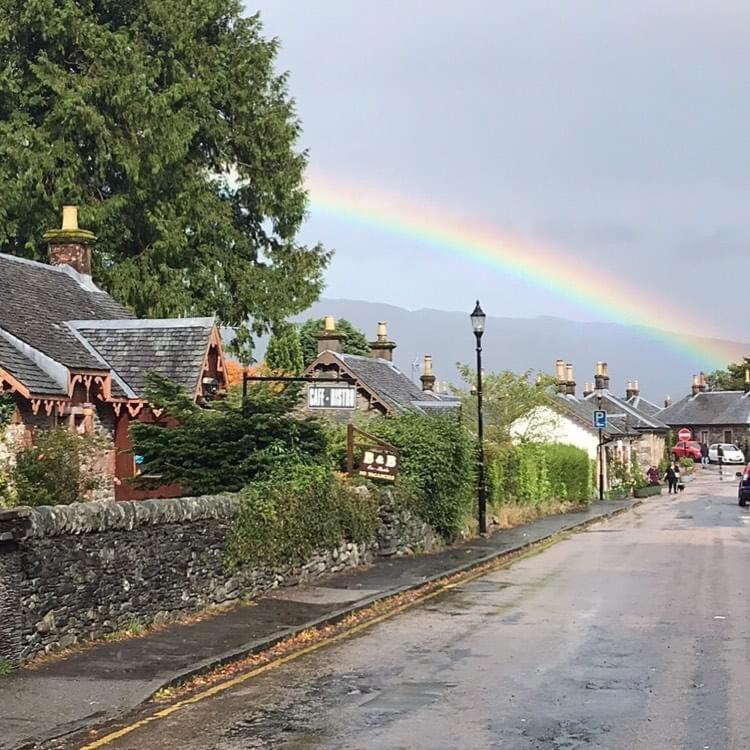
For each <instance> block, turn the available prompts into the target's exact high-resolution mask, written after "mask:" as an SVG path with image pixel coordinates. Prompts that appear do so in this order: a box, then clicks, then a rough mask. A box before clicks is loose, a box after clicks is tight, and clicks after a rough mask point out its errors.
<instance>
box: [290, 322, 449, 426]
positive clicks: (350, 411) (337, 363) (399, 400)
mask: <svg viewBox="0 0 750 750" xmlns="http://www.w3.org/2000/svg"><path fill="white" fill-rule="evenodd" d="M342 341H343V335H341V334H340V333H339V332H338V331H337V329H336V321H335V319H334V318H333V317H332V316H330V315H329V316H327V317H326V318H325V326H324V329H323V330H322V331H321V332H320V334H318V356H317V357H316V358H315V359H314V360H313V361H312V362H311V363H310V365H308V367H307V368H306V369H305V372H304V375H305V376H307V377H314V378H316V379H318V380H320V384H318V383H309V384H308V385H307V399H306V405H305V407H304V410H305V411H306V412H307V413H311V414H316V415H318V416H322V417H324V418H326V419H329V420H331V421H334V422H338V423H341V424H345V423H348V422H350V421H352V419H353V418H354V416H355V415H356V414H364V415H366V416H377V415H386V414H403V413H405V412H417V413H421V414H433V413H445V412H446V411H457V410H458V409H459V405H460V402H459V400H458V399H457V398H455V397H453V396H450V395H448V394H446V393H437V392H436V390H435V383H436V377H435V375H434V374H433V372H432V357H431V356H430V355H425V359H424V367H423V373H422V376H421V378H420V380H421V383H422V386H421V388H420V387H419V386H417V385H416V384H415V383H414V382H412V380H411V379H410V378H408V377H407V376H406V375H405V374H404V373H403V372H401V370H399V369H398V368H397V367H396V366H395V365H394V364H393V350H394V349H395V348H396V344H395V342H393V341H390V340H389V339H388V331H387V327H386V324H385V323H384V322H380V323H378V334H377V337H376V339H375V341H372V342H370V355H369V356H361V355H355V354H345V353H343V351H342ZM326 380H329V381H330V382H328V383H326Z"/></svg>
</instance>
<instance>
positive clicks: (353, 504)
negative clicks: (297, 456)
mask: <svg viewBox="0 0 750 750" xmlns="http://www.w3.org/2000/svg"><path fill="white" fill-rule="evenodd" d="M377 522H378V506H377V499H376V498H375V497H374V493H372V492H367V491H361V490H357V489H355V488H354V487H352V486H350V485H348V484H346V483H344V482H343V481H341V480H339V479H338V478H337V477H336V476H335V475H334V474H333V473H332V472H331V471H330V470H329V469H328V468H326V467H324V466H311V465H308V464H304V465H295V464H292V465H290V466H286V467H284V468H283V469H279V470H277V471H276V472H275V473H274V474H273V475H272V476H271V477H270V478H269V479H266V480H264V481H258V482H251V483H249V484H248V485H247V486H246V487H245V489H244V490H243V491H242V493H241V496H240V511H239V514H238V517H237V521H236V523H235V527H234V529H233V533H232V536H231V538H230V541H229V548H228V555H229V562H230V563H231V564H233V565H237V564H240V563H248V564H251V565H259V566H270V567H276V566H281V565H297V564H299V563H302V562H304V561H305V560H306V559H307V558H308V557H309V556H310V555H311V553H312V552H313V551H314V550H315V549H317V548H321V549H329V548H331V547H336V546H337V545H338V544H340V543H341V542H343V541H345V540H346V541H352V542H357V543H361V542H367V541H370V540H371V539H373V538H374V536H375V530H376V527H377Z"/></svg>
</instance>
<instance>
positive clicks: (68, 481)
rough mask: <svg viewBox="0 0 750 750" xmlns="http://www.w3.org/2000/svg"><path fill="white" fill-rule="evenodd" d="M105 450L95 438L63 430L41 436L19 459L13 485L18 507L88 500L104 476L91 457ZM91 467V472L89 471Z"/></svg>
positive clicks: (41, 433)
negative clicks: (92, 463)
mask: <svg viewBox="0 0 750 750" xmlns="http://www.w3.org/2000/svg"><path fill="white" fill-rule="evenodd" d="M101 448H102V446H101V440H100V438H98V437H95V436H86V437H81V436H80V435H78V434H76V433H75V432H72V431H71V430H66V429H63V428H59V429H54V430H49V431H47V432H39V433H38V434H37V436H36V440H35V444H34V445H33V446H31V447H30V448H24V449H22V450H20V451H19V452H18V454H17V455H16V466H15V469H14V476H13V477H12V483H13V485H14V486H15V495H16V498H15V500H16V502H17V504H18V505H68V504H70V503H75V502H79V501H82V500H85V499H86V495H87V494H88V493H89V492H91V491H92V490H95V489H96V488H97V487H99V486H101V484H102V482H103V481H104V476H103V475H102V474H101V473H97V472H96V471H94V470H93V469H92V468H90V465H91V457H92V456H93V455H94V454H95V453H96V452H98V451H100V450H101ZM87 467H88V468H87Z"/></svg>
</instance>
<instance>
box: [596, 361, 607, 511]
mask: <svg viewBox="0 0 750 750" xmlns="http://www.w3.org/2000/svg"><path fill="white" fill-rule="evenodd" d="M596 380H597V389H596V408H597V409H598V410H599V411H601V410H602V391H603V388H602V382H601V379H600V373H598V372H597V378H596ZM603 450H604V445H603V443H602V428H601V427H600V428H599V502H602V501H603V500H604V455H605V454H604V452H603Z"/></svg>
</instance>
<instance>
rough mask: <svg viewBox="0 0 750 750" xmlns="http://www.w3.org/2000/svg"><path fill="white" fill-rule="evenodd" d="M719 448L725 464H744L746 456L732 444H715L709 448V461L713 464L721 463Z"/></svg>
mask: <svg viewBox="0 0 750 750" xmlns="http://www.w3.org/2000/svg"><path fill="white" fill-rule="evenodd" d="M719 448H721V449H722V452H723V454H724V455H723V456H722V459H723V460H722V463H725V464H744V463H745V454H744V453H743V452H742V451H741V450H740V449H739V448H738V447H737V446H736V445H733V444H732V443H714V444H713V445H709V446H708V460H709V461H710V462H711V463H712V464H716V463H719Z"/></svg>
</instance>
